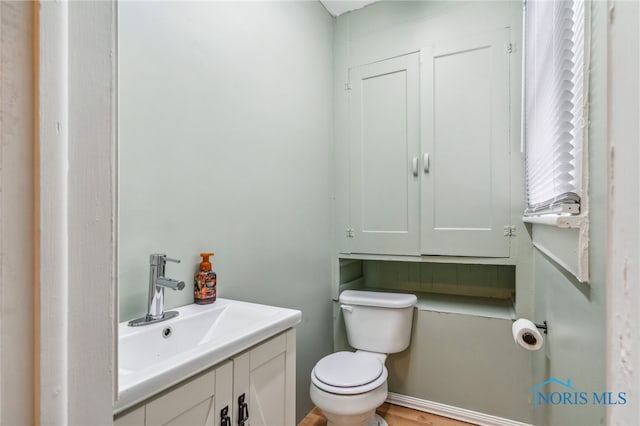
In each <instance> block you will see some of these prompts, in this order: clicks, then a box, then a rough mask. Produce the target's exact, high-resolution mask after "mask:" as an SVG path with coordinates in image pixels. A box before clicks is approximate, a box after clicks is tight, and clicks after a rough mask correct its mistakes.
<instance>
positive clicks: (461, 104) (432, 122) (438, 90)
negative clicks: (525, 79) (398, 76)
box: [421, 30, 510, 257]
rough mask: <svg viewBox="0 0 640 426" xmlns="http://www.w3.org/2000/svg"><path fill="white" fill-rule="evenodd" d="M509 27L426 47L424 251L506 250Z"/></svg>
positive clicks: (503, 253) (486, 253)
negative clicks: (432, 47)
mask: <svg viewBox="0 0 640 426" xmlns="http://www.w3.org/2000/svg"><path fill="white" fill-rule="evenodd" d="M507 42H508V30H503V31H500V32H498V33H494V34H489V35H487V36H485V37H482V36H480V37H474V39H473V40H471V41H469V42H461V43H457V44H455V45H451V46H444V47H438V48H437V49H435V50H432V49H424V50H423V51H422V61H423V63H422V71H421V73H422V77H421V78H422V81H421V84H422V106H423V111H422V149H423V153H424V154H427V155H428V157H429V168H428V169H427V168H423V170H422V174H423V181H422V189H421V210H422V237H421V247H422V249H421V252H422V253H423V254H430V255H453V256H481V257H508V256H509V239H508V238H507V237H505V236H504V226H505V225H509V223H510V221H509V191H510V186H509V54H508V53H507V52H506V45H507Z"/></svg>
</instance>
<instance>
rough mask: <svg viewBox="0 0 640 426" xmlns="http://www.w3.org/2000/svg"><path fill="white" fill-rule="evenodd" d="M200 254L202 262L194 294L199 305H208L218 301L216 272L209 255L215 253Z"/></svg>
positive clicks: (196, 276)
mask: <svg viewBox="0 0 640 426" xmlns="http://www.w3.org/2000/svg"><path fill="white" fill-rule="evenodd" d="M200 256H201V257H202V262H200V267H199V268H198V272H196V274H195V277H194V278H195V280H194V281H195V283H194V285H193V293H194V295H193V296H194V301H195V302H196V303H197V304H198V305H208V304H210V303H213V302H215V301H216V273H215V272H213V269H212V268H211V262H210V261H209V256H213V253H200Z"/></svg>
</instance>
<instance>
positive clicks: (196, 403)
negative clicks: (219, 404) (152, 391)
mask: <svg viewBox="0 0 640 426" xmlns="http://www.w3.org/2000/svg"><path fill="white" fill-rule="evenodd" d="M214 395H215V371H210V372H208V373H205V374H203V375H202V376H199V377H197V378H196V379H193V380H191V381H189V382H187V383H185V384H184V385H181V386H180V387H178V388H176V389H174V390H172V391H169V392H167V393H166V394H164V395H162V396H161V397H159V398H156V399H154V400H153V401H151V402H150V403H148V404H147V405H146V422H145V425H146V426H213V425H214V419H215V414H214V407H215V403H214V402H215V401H214Z"/></svg>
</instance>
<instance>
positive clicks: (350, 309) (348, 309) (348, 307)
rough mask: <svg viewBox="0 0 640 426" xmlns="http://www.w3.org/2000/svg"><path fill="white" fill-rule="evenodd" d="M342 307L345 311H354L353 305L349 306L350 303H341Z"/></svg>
mask: <svg viewBox="0 0 640 426" xmlns="http://www.w3.org/2000/svg"><path fill="white" fill-rule="evenodd" d="M340 308H341V309H342V310H343V311H347V312H349V313H351V312H353V306H349V305H340Z"/></svg>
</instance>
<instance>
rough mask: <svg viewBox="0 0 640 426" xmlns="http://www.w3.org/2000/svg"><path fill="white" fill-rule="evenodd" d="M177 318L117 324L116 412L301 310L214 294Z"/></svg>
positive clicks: (290, 320)
mask: <svg viewBox="0 0 640 426" xmlns="http://www.w3.org/2000/svg"><path fill="white" fill-rule="evenodd" d="M173 310H176V311H178V312H180V315H179V316H178V317H176V318H173V319H170V320H167V321H163V322H159V323H156V324H152V325H146V326H142V327H129V326H128V325H127V322H123V323H120V324H119V326H118V368H119V372H118V400H117V401H116V403H115V405H114V412H115V413H118V412H120V411H122V410H124V409H126V408H128V407H131V406H132V405H134V404H136V403H138V402H141V401H143V400H145V399H146V398H148V397H150V396H152V395H154V394H156V393H158V392H159V391H161V390H163V389H166V388H168V387H170V386H172V385H174V384H176V383H178V382H180V381H182V380H184V379H186V378H188V377H189V376H191V375H193V374H195V373H197V372H199V371H202V370H204V369H206V368H208V367H211V366H213V365H215V364H218V363H220V362H222V361H224V360H225V359H228V358H229V357H231V356H233V355H235V354H237V353H239V352H241V351H243V350H245V349H248V348H249V347H251V346H253V345H255V344H257V343H259V342H261V341H262V340H265V339H267V338H269V337H271V336H273V335H275V334H277V333H279V332H281V331H284V330H286V329H288V328H290V327H292V326H294V325H296V324H298V323H299V322H300V320H301V318H302V314H301V312H300V311H297V310H293V309H285V308H277V307H273V306H266V305H257V304H254V303H247V302H239V301H235V300H229V299H221V298H218V299H217V300H216V302H215V303H213V304H211V305H195V304H194V305H187V306H183V307H181V308H178V309H173Z"/></svg>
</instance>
